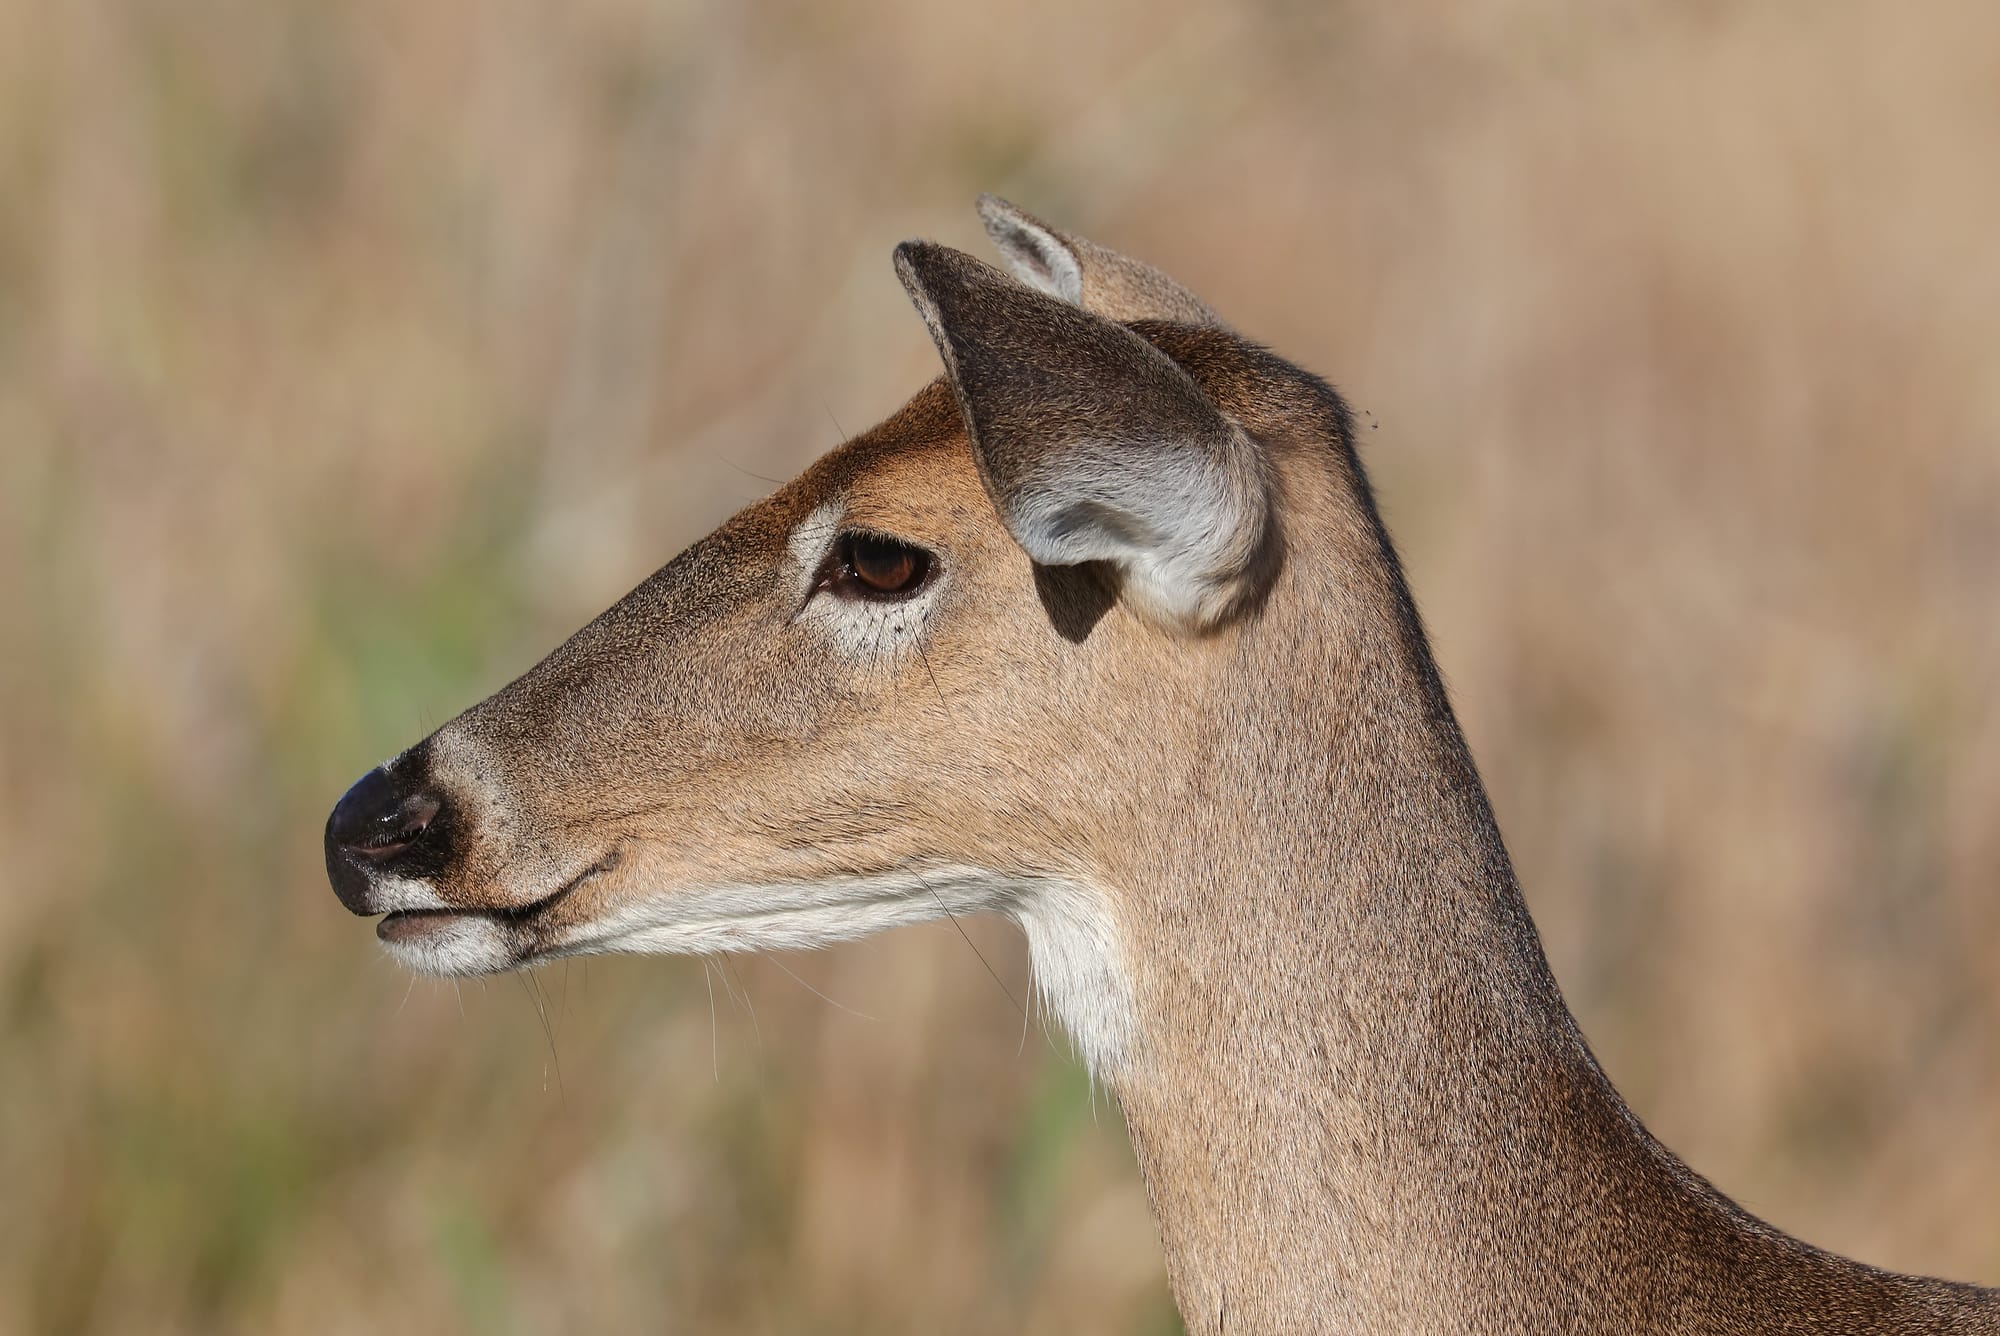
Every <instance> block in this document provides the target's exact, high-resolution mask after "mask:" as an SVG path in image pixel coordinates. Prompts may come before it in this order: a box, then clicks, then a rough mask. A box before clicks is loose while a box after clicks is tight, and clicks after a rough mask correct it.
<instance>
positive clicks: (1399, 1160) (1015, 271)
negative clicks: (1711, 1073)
mask: <svg viewBox="0 0 2000 1336" xmlns="http://www.w3.org/2000/svg"><path fill="white" fill-rule="evenodd" d="M978 207H979V212H980V215H981V217H982V219H983V221H984V224H985V227H986V230H987V232H988V233H989V235H990V236H991V238H992V240H993V241H994V243H995V244H996V246H997V247H998V250H999V253H1000V256H1001V258H1002V259H1003V260H1004V262H1005V264H1006V266H1007V269H1006V271H1004V272H1003V271H1002V270H1001V269H998V268H995V267H993V266H990V265H988V264H986V263H984V262H982V261H980V260H978V259H975V258H973V257H971V256H969V255H966V254H964V253H962V252H960V251H957V250H954V249H951V248H949V247H946V246H943V245H939V244H935V243H932V242H927V241H906V242H904V243H903V244H901V245H900V246H898V247H896V249H895V268H896V273H897V275H898V276H899V278H900V279H901V281H902V284H903V286H904V288H905V289H906V290H907V291H908V294H909V296H910V299H911V301H912V302H913V304H914V305H915V307H916V309H917V312H918V314H919V315H920V316H921V317H922V320H923V322H924V325H925V327H926V328H927V329H928V331H929V333H930V337H931V339H932V340H933V342H934V343H935V344H936V346H937V351H938V353H939V355H940V357H941V359H942V362H943V368H944V370H943V374H942V376H941V377H939V378H938V379H937V380H935V381H933V382H932V383H931V384H929V385H928V386H926V387H925V388H924V389H923V390H921V391H920V392H919V393H917V395H916V396H915V397H914V398H912V399H910V400H909V401H908V402H907V403H906V404H905V405H904V406H903V407H902V408H901V409H900V410H898V411H897V412H896V413H895V414H894V415H893V416H891V417H889V418H888V419H887V420H886V421H884V422H883V423H882V424H881V425H879V426H877V427H875V428H873V429H872V430H870V431H868V432H866V433H864V434H862V435H860V436H858V437H855V438H853V439H851V440H849V441H847V442H845V443H844V444H842V445H840V446H839V447H837V448H836V449H834V450H832V451H831V452H830V453H828V454H826V455H824V456H823V457H821V458H820V459H819V460H818V461H817V462H816V463H814V464H813V465H812V466H810V467H809V468H807V469H806V470H805V471H804V472H803V473H802V474H801V475H800V476H798V477H797V478H796V479H795V480H793V481H792V482H791V483H789V484H787V485H785V486H783V487H781V488H780V489H778V490H777V491H776V492H774V493H773V494H772V495H770V496H768V497H766V498H765V499H763V500H761V501H758V502H756V503H754V504H752V505H750V506H749V507H747V508H746V509H744V510H742V511H741V512H739V513H738V514H737V515H735V516H734V518H732V519H730V520H729V521H728V522H726V523H725V524H723V525H722V526H721V527H720V528H719V529H717V530H716V531H715V532H714V533H712V534H711V535H709V536H708V537H707V538H705V539H703V540H701V541H700V542H697V543H695V544H694V545H693V546H692V547H690V548H688V549H687V550H686V551H684V552H682V553H681V554H680V555H679V556H677V557H675V558H674V559H673V560H672V561H670V562H668V563H667V564H666V565H665V566H664V567H662V568H661V569H660V570H659V571H658V572H657V573H655V574H654V575H652V576H651V577H650V578H649V579H647V580H646V581H645V582H644V583H642V584H640V585H639V586H638V587H637V588H636V589H634V590H633V591H632V592H631V593H630V594H628V595H627V596H626V597H624V598H623V599H621V600H620V601H618V602H617V603H616V604H614V605H613V606H612V607H611V608H610V609H609V610H608V611H606V612H604V613H603V614H602V615H601V616H599V617H597V618H596V619H595V620H594V621H592V622H590V623H589V624H588V625H586V626H585V627H584V628H583V629H582V630H580V631H578V632H577V633H576V634H575V635H574V636H572V637H571V638H570V639H569V640H567V641H566V642H564V643H563V644H562V645H561V646H559V647H558V648H557V649H555V650H554V651H553V652H552V653H551V654H549V655H548V657H547V658H546V659H544V660H543V661H542V662H541V663H539V664H538V665H536V666H535V667H534V668H533V669H532V670H530V671H529V672H527V673H526V674H525V675H524V676H522V677H520V678H519V679H518V680H516V681H514V682H513V683H512V684H511V685H508V686H507V687H505V688H503V689H502V690H500V691H499V692H497V693H496V694H495V695H493V696H491V697H490V698H489V699H487V700H485V701H483V702H481V703H479V704H477V705H474V706H473V707H472V708H470V709H468V710H467V711H465V712H464V713H463V714H461V715H459V716H457V717H456V718H454V719H452V720H451V721H450V722H448V723H446V724H444V725H443V726H442V727H440V728H438V729H437V730H436V731H435V732H433V733H432V734H431V735H430V736H429V737H427V738H424V739H423V740H422V741H420V742H418V743H417V744H416V745H415V746H413V747H411V748H410V749H409V750H407V751H405V752H403V753H401V754H400V755H398V756H396V757H394V758H393V759H391V760H389V761H387V762H385V763H384V764H382V765H381V766H379V767H377V768H375V769H373V770H370V771H369V772H367V774H365V775H364V776H363V777H362V778H361V779H360V780H359V781H358V782H357V783H355V784H354V786H353V787H352V788H351V789H349V790H348V791H347V792H346V793H345V794H344V795H343V796H342V797H341V798H340V800H339V802H338V803H337V804H336V806H335V807H334V808H333V811H332V814H331V816H330V817H329V818H328V821H327V825H326V831H325V854H326V864H327V870H328V874H329V877H330V880H331V882H332V886H333V889H334V891H335V893H336V894H337V896H338V898H339V900H340V902H341V903H342V904H343V905H344V906H346V907H347V908H348V909H349V910H351V911H353V912H354V913H356V914H360V915H366V916H380V917H379V922H378V924H377V927H376V935H377V936H378V938H379V939H380V941H381V942H382V943H383V944H384V945H385V946H386V948H387V950H388V952H389V953H390V954H391V955H392V956H393V957H394V958H395V959H397V960H398V961H400V962H402V963H403V964H404V965H406V966H408V967H409V968H411V969H413V970H415V971H419V972H423V973H428V974H433V975H445V976H465V975H477V974H485V973H491V972H497V971H507V970H515V969H520V968H522V967H524V966H530V965H534V964H538V963H540V962H544V961H549V960H554V959H557V958H561V957H567V956H575V955H580V954H586V953H595V952H611V951H619V952H662V953H676V952H687V953H705V952H721V951H755V950H791V949H799V948H811V947H820V946H824V945H827V944H829V943H835V942H840V941H845V940H849V939H853V938H858V937H861V936H864V935H866V934H870V933H875V932H879V931H882V930H884V929H888V928H893V927H896V926H898V925H903V924H911V923H917V922H920V921H924V920H931V919H939V918H941V917H942V916H945V915H951V916H954V917H956V916H964V915H968V914H974V913H981V912H990V913H994V914H999V915H1004V916H1006V917H1008V918H1011V919H1012V920H1013V921H1014V922H1016V923H1017V924H1018V925H1019V926H1020V928H1021V930H1022V931H1023V933H1024V935H1025V938H1026V943H1027V949H1028V955H1029V959H1030V962H1031V965H1032V969H1033V972H1034V977H1035V986H1036V989H1037V991H1038V994H1039V996H1040V997H1041V998H1042V999H1044V1000H1045V1001H1046V1003H1047V1005H1048V1007H1049V1008H1050V1009H1051V1011H1052V1012H1053V1013H1054V1015H1055V1016H1056V1017H1058V1018H1059V1019H1060V1021H1061V1023H1062V1025H1063V1026H1064V1028H1065V1029H1066V1030H1067V1032H1068V1033H1069V1035H1070V1036H1071V1037H1072V1038H1073V1040H1074V1042H1075V1045H1076V1049H1077V1052H1078V1055H1079V1057H1080V1058H1081V1060H1082V1061H1083V1062H1084V1063H1086V1064H1087V1065H1088V1067H1089V1069H1090V1071H1091V1072H1092V1073H1093V1075H1094V1077H1095V1079H1097V1080H1099V1081H1101V1082H1102V1083H1103V1084H1104V1085H1105V1087H1106V1088H1107V1089H1108V1090H1109V1091H1110V1092H1111V1093H1112V1094H1113V1095H1114V1096H1115V1099H1116V1101H1117V1104H1118V1106H1119V1108H1120V1109H1121V1110H1122V1112H1123V1115H1124V1118H1125V1120H1126V1125H1127V1128H1128V1130H1129V1132H1130V1137H1131V1144H1132V1146H1133V1150H1134V1154H1135V1156H1136V1159H1137V1162H1138V1166H1139V1170H1140V1173H1141V1175H1142V1177H1143V1180H1144V1183H1145V1187H1146V1190H1147V1194H1148V1198H1149V1201H1150V1203H1151V1206H1152V1210H1153V1215H1154V1218H1155V1221H1156V1223H1157V1225H1158V1229H1159V1238H1160V1244H1161V1247H1162V1251H1163V1253H1164V1259H1165V1264H1166V1269H1167V1274H1168V1278H1169V1282H1170V1284H1171V1286H1172V1289H1173V1293H1174V1297H1175V1301H1176V1303H1177V1304H1178V1305H1179V1307H1180V1310H1181V1312H1182V1314H1183V1316H1184V1319H1185V1321H1186V1324H1187V1328H1188V1330H1189V1331H1190V1332H1194V1333H1197V1334H1206V1333H1221V1332H1225V1331H1226V1332H1230V1333H1244V1332H1268V1333H1298V1332H1421V1333H1447V1332H1449V1333H1522V1334H1526V1333H1536V1334H1537V1336H1546V1334H1547V1333H1553V1332H1569V1333H1625V1334H1638V1333H1714V1334H1715V1336H1739V1334H1744V1333H1769V1332H1786V1333H1842V1334H1851V1336H1862V1334H1864V1333H1891V1332H1898V1333H1936V1334H1938V1336H1944V1334H1946V1333H1952V1334H1964V1333H2000V1290H1995V1289H1986V1288H1979V1287H1977V1286H1973V1285H1969V1284H1959V1283H1953V1282H1947V1281H1944V1280H1936V1279H1929V1278H1924V1277H1919V1276H1912V1275H1903V1274H1896V1273H1892V1272H1888V1271H1883V1270H1878V1269H1875V1268H1873V1267H1869V1266H1866V1265H1863V1264H1861V1263H1858V1262H1854V1261H1849V1260H1847V1259H1845V1258H1842V1257H1839V1256H1836V1255H1834V1254H1832V1253H1830V1252H1826V1251H1822V1250H1820V1249H1818V1248H1815V1247H1812V1246H1810V1245H1808V1244H1806V1243H1803V1242H1801V1241H1799V1240H1797V1239H1794V1238H1792V1237H1790V1236H1789V1235H1787V1234H1785V1233H1783V1232H1781V1231H1779V1230H1778V1229H1776V1228H1774V1227H1772V1226H1770V1225H1768V1224H1766V1223H1764V1222H1762V1221H1761V1220H1759V1219H1757V1218H1755V1217H1754V1216H1752V1215H1750V1214H1749V1213H1747V1212H1746V1211H1744V1210H1743V1209H1741V1208H1739V1207H1738V1206H1737V1205H1736V1204H1735V1203H1734V1202H1732V1201H1731V1200H1730V1199H1729V1198H1728V1197H1726V1196H1724V1195H1723V1194H1722V1193H1721V1192H1720V1191H1718V1190H1717V1189H1716V1188H1715V1187H1713V1186H1711V1185H1710V1184H1709V1183H1708V1182H1707V1181H1706V1180H1705V1179H1703V1178H1702V1177H1701V1176H1699V1175H1698V1174H1696V1173H1695V1172H1694V1171H1693V1170H1691V1169H1690V1168H1688V1167H1687V1166H1686V1165H1685V1164H1683V1163H1682V1162H1681V1160H1679V1159H1678V1158H1677V1157H1676V1156H1675V1155H1674V1154H1673V1153H1672V1152H1671V1151H1669V1150H1668V1149H1667V1148H1666V1147H1665V1146H1663V1145H1662V1144H1661V1143H1660V1142H1659V1141H1658V1140H1656V1139H1655V1138H1654V1137H1653V1136H1652V1135H1651V1134H1650V1133H1649V1132H1648V1131H1647V1129H1646V1128H1645V1127H1644V1126H1643V1125H1642V1124H1641V1122H1640V1121H1639V1119H1638V1118H1637V1117H1636V1116H1634V1114H1633V1113H1632V1111H1631V1109H1630V1108H1628V1107H1627V1105H1626V1104H1625V1102H1624V1100H1623V1099H1622V1098H1621V1097H1620V1096H1619V1094H1618V1092H1617V1091H1616V1090H1615V1089H1614V1088H1613V1086H1612V1084H1611V1082H1610V1081H1609V1079H1608V1078H1607V1077H1606V1075H1605V1073H1604V1071H1603V1070H1602V1069H1601V1068H1600V1066H1599V1064H1598V1062H1597V1059H1596V1058H1595V1057H1594V1056H1593V1054H1592V1052H1591V1049H1590V1047H1589V1045H1588V1044H1587V1043H1586V1042H1585V1040H1584V1036H1583V1034H1582V1033H1581V1031H1580V1029H1579V1028H1578V1025H1577V1023H1576V1021H1575V1020H1574V1019H1573V1018H1572V1016H1571V1013H1570V1011H1569V1010H1568V1008H1567V1006H1566V1004H1565V1002H1564V1000H1563V997H1562V994H1561V992H1560V991H1559V990H1558V988H1557V985H1556V981H1555V979H1554V976H1553V974H1552V972H1551V969H1550V966H1549V963H1548V961H1547V959H1546V958H1545V956H1544V953H1543V950H1542V946H1541V942H1540V939H1539V937H1538V936H1537V933H1536V929H1535V925H1534V923H1533V922H1532V920H1531V919H1530V917H1529V914H1528V909H1527V905H1526V902H1525V900H1524V898H1523V896H1522V892H1521V889H1520V886H1519V885H1518V883H1517V881H1516V878H1515V874H1514V871H1513V869H1512V867H1511V865H1510V863H1509V860H1508V855H1507V852H1506V849H1505V847H1504V846H1503V844H1502V841H1501V837H1500V833H1499V830H1498V829H1497V826H1496V823H1495V819H1494V816H1493V813H1492V810H1491V808H1490V806H1489V804H1488V800H1487V797H1486V793H1485V791H1484V789H1483V787H1482V784H1481V781H1480V778H1479V775H1478V772H1477V771H1476V770H1475V768H1474V765H1473V761H1472V757H1471V754H1470V752H1469V750H1468V747H1467V744H1466V742H1465V739H1464V737H1463V735H1462V734H1461V731H1460V729H1459V726H1458V723H1457V721H1456V719H1455V717H1454V714H1453V712H1452V707H1451V704H1450V702H1449V701H1448V699H1447V697H1446V692H1445V689H1444V686H1443V684H1442V681H1441V679H1440V676H1439V673H1438V670H1437V667H1436V665H1435V663H1434V661H1433V658H1432V655H1431V652H1430V649H1429V647H1428V643H1427V641H1426V637H1425V633H1424V630H1423V627H1422V625H1421V623H1420V621H1419V619H1418V615H1417V612H1416V609H1415V606H1414V604H1413V602H1412V599H1411V594H1410V591H1409V589H1408V587H1407V584H1406V582H1405V579H1404V576H1403V574H1402V570H1401V567H1400V564H1399V560H1398V557H1397V554H1396V551H1395V549H1394V547H1393V546H1392V545H1391V543H1390V540H1389V537H1388V534H1387V531H1386V530H1385V528H1384V525H1383V521H1382V519H1381V517H1380V515H1379V513H1378V511H1377V508H1376V505H1375V502H1374V499H1373V495H1372V493H1371V491H1370V486H1369V482H1368V479H1367V476H1366V475H1365V473H1364V472H1363V469H1362V464H1361V460H1360V458H1359V456H1358V455H1357V452H1356V448H1355V433H1354V426H1353V419H1352V416H1351V413H1350V410H1349V408H1348V407H1347V405H1346V403H1345V402H1344V401H1343V399H1342V398H1341V397H1340V395H1339V394H1338V393H1337V392H1336V391H1335V390H1334V389H1333V388H1332V387H1331V386H1330V385H1329V384H1328V383H1326V382H1325V381H1323V380H1321V379H1320V378H1318V377H1317V376H1315V375H1313V374H1311V373H1309V372H1307V371H1305V370H1302V369H1300V368H1298V367H1296V366H1294V365H1292V364H1290V363H1288V362H1286V361H1284V360H1282V359H1281V358H1279V357H1278V356H1276V355H1275V354H1273V353H1271V352H1269V351H1267V350H1265V349H1264V348H1263V347H1261V346H1259V345H1258V344H1256V343H1253V342H1251V341H1249V340H1248V339H1245V338H1243V337H1242V336H1240V335H1238V334H1237V333H1235V332H1234V331H1233V330H1232V329H1231V328H1230V327H1229V326H1228V325H1227V324H1225V323H1224V322H1223V321H1222V320H1221V319H1220V318H1219V317H1218V316H1217V315H1216V314H1215V313H1214V312H1213V311H1212V310H1211V309H1210V308H1209V307H1208V306H1207V305H1206V304H1205V303H1203V302H1202V301H1201V300H1200V299H1198V298H1197V297H1195V296H1194V294H1193V293H1191V292H1190V291H1188V290H1187V289H1186V288H1185V287H1183V286H1182V285H1181V284H1179V283H1178V282H1176V281H1175V280H1173V279H1171V278H1169V277H1167V276H1166V275H1165V274H1163V273H1161V272H1160V271H1158V270H1156V269H1154V268H1152V267H1151V266H1149V265H1147V264H1145V263H1143V262H1141V261H1138V260H1134V259H1131V258H1128V257H1126V256H1124V255H1121V254H1119V253H1118V252H1116V251H1113V250H1110V249H1108V248H1106V247H1103V246H1100V245H1097V244H1096V243H1093V242H1091V241H1088V240H1086V239H1084V238H1081V237H1078V236H1074V235H1071V234H1069V233H1066V232H1064V231H1061V230H1059V229H1057V228H1056V227H1054V226H1052V225H1050V224H1048V223H1046V222H1044V221H1042V220H1041V219H1039V218H1037V217H1035V216H1034V215H1032V214H1030V213H1027V212H1026V211H1024V210H1022V209H1019V208H1017V207H1015V206H1014V205H1012V204H1009V203H1007V202H1006V201H1004V200H1001V199H998V198H996V197H993V196H982V197H981V199H980V201H979V206H978Z"/></svg>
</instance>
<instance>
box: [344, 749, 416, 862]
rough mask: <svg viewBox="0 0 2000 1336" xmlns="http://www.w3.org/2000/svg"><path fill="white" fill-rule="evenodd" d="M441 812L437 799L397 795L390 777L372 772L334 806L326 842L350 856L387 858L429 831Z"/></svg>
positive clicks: (398, 793) (363, 777) (411, 794)
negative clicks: (336, 846)
mask: <svg viewBox="0 0 2000 1336" xmlns="http://www.w3.org/2000/svg"><path fill="white" fill-rule="evenodd" d="M440 810H441V807H440V804H439V802H438V800H437V799H436V798H434V797H432V796H430V795H429V794H425V793H409V794H405V793H401V792H398V786H397V785H396V783H395V781H394V780H393V779H391V778H390V776H389V775H388V774H387V773H385V772H384V771H382V770H371V771H369V772H368V773H367V774H365V775H363V776H362V777H361V778H360V780H359V781H357V782H356V783H355V785H354V787H353V788H351V789H349V790H348V791H347V792H346V793H345V794H343V795H342V796H341V799H340V801H339V802H338V803H336V804H334V809H333V816H332V817H331V818H330V819H329V820H328V821H327V839H328V841H329V842H330V843H332V844H335V845H338V846H339V847H340V848H341V849H343V850H345V851H347V852H348V853H350V854H356V855H359V856H361V857H363V858H369V859H381V858H387V857H389V856H390V855H392V854H395V853H398V852H400V851H401V850H403V849H405V848H407V847H409V846H410V845H411V844H412V843H414V842H415V841H416V840H417V838H418V837H419V836H421V835H422V834H423V833H424V832H425V831H426V830H428V829H430V826H431V823H432V822H434V821H435V820H437V815H438V812H439V811H440Z"/></svg>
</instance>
